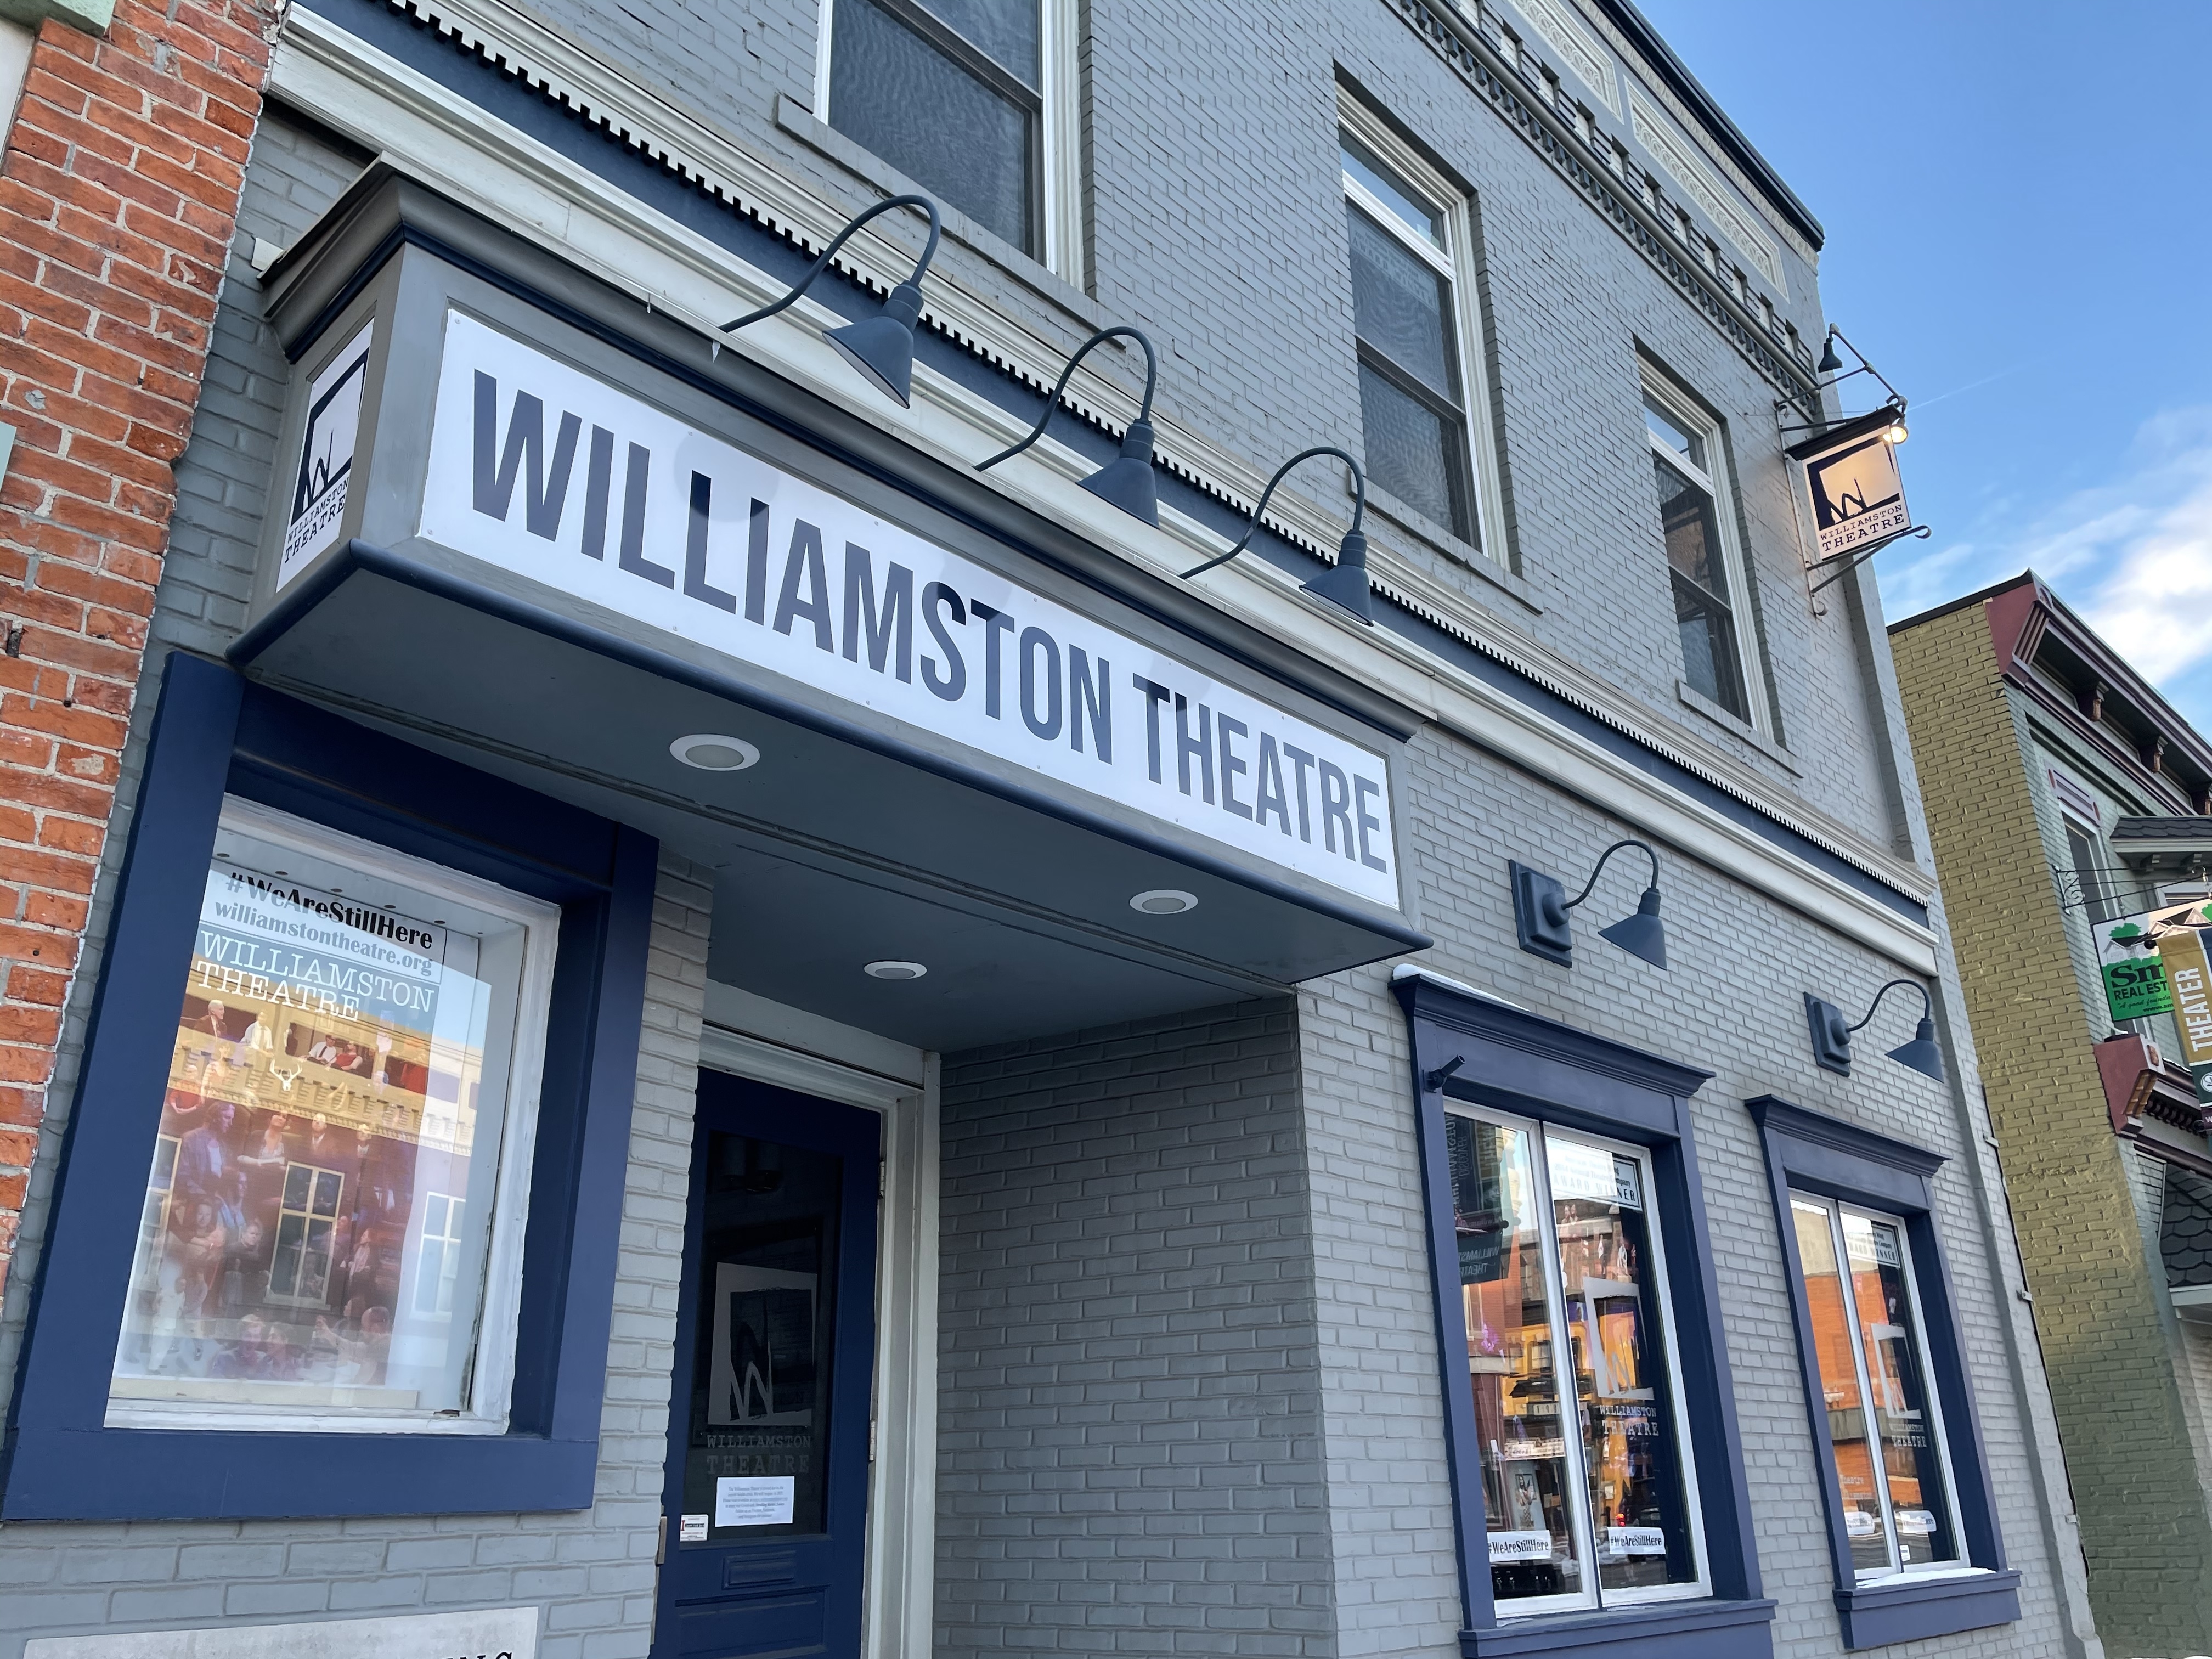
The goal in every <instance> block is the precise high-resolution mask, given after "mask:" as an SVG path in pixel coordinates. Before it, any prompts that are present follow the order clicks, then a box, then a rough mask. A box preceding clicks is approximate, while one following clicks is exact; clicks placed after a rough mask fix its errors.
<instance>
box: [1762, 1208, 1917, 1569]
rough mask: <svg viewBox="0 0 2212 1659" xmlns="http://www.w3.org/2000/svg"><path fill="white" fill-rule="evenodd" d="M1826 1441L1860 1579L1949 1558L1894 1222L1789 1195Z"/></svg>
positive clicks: (1902, 1251) (1907, 1271) (1901, 1230)
mask: <svg viewBox="0 0 2212 1659" xmlns="http://www.w3.org/2000/svg"><path fill="white" fill-rule="evenodd" d="M1790 1221H1791V1223H1792V1224H1793V1225H1794V1226H1795V1228H1796V1234H1797V1261H1798V1266H1799V1270H1800V1272H1801V1273H1802V1276H1803V1279H1804V1290H1805V1301H1806V1305H1807V1307H1808V1309H1809V1310H1810V1311H1811V1315H1812V1322H1813V1334H1814V1355H1815V1361H1816V1364H1817V1365H1818V1367H1819V1371H1820V1395H1821V1401H1822V1403H1823V1405H1824V1407H1825V1408H1826V1412H1827V1413H1828V1443H1829V1451H1830V1456H1831V1458H1832V1462H1833V1465H1834V1468H1835V1475H1836V1486H1837V1490H1838V1492H1840V1493H1841V1494H1842V1497H1843V1504H1844V1531H1845V1534H1847V1536H1848V1537H1849V1539H1850V1552H1851V1565H1852V1566H1853V1568H1854V1569H1855V1570H1856V1571H1857V1575H1858V1577H1860V1578H1861V1579H1866V1578H1880V1577H1885V1576H1887V1575H1888V1574H1891V1573H1895V1572H1907V1571H1913V1570H1915V1569H1917V1568H1925V1567H1930V1566H1942V1565H1950V1564H1953V1563H1955V1562H1956V1561H1957V1560H1958V1559H1959V1526H1958V1522H1957V1520H1956V1518H1955V1517H1954V1516H1953V1514H1952V1510H1951V1480H1950V1476H1949V1474H1948V1473H1947V1472H1946V1470H1945V1468H1944V1466H1943V1442H1944V1435H1943V1419H1942V1410H1941V1408H1940V1407H1938V1406H1937V1405H1936V1400H1935V1397H1934V1395H1931V1394H1930V1393H1929V1388H1928V1364H1927V1358H1926V1355H1927V1352H1928V1343H1927V1339H1926V1338H1925V1337H1924V1336H1923V1335H1922V1334H1921V1331H1920V1310H1919V1306H1918V1299H1917V1297H1915V1295H1914V1294H1913V1291H1912V1272H1911V1264H1910V1262H1909V1261H1908V1260H1907V1250H1906V1248H1905V1224H1904V1223H1903V1222H1902V1221H1899V1220H1898V1219H1896V1218H1894V1217H1890V1216H1883V1215H1879V1214H1875V1213H1874V1212H1869V1211H1866V1210H1861V1209H1857V1208H1855V1207H1854V1206H1850V1205H1848V1204H1841V1203H1838V1202H1837V1201H1836V1200H1832V1199H1823V1198H1814V1197H1810V1196H1808V1195H1807V1194H1802V1193H1792V1194H1790Z"/></svg>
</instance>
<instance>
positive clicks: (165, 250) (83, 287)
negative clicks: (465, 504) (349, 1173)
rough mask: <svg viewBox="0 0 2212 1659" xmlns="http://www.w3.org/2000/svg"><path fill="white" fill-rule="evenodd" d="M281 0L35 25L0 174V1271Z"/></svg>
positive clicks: (128, 11)
mask: <svg viewBox="0 0 2212 1659" xmlns="http://www.w3.org/2000/svg"><path fill="white" fill-rule="evenodd" d="M280 12H281V0H264V3H246V0H206V3H200V0H175V3H171V4H167V5H162V6H155V5H147V4H144V3H142V0H120V3H118V5H117V7H116V9H115V17H114V21H113V24H112V27H111V28H110V29H109V31H108V33H107V34H106V37H105V38H98V39H96V38H94V37H93V36H91V35H88V34H85V33H81V32H80V31H78V30H76V29H73V28H70V27H67V26H65V25H64V24H61V23H57V22H52V21H49V22H47V23H46V24H45V25H44V26H43V27H41V29H40V33H39V38H38V42H37V45H36V47H35V49H34V51H33V55H32V58H31V64H30V72H29V75H28V77H27V80H26V82H25V83H24V89H23V98H22V102H21V106H20V108H19V109H18V111H17V113H16V116H15V125H14V127H13V129H12V131H10V132H9V135H8V144H7V152H6V158H5V161H4V164H0V406H4V407H0V419H4V420H5V421H7V422H9V423H10V424H12V425H13V426H15V428H16V433H17V436H16V442H15V455H14V458H13V459H12V461H11V462H10V464H9V469H8V474H7V477H6V480H5V483H4V484H0V625H4V629H5V632H4V636H0V638H3V639H4V642H3V643H0V651H3V652H4V654H0V1285H4V1283H5V1278H6V1273H7V1267H8V1263H9V1260H10V1258H11V1257H12V1255H13V1252H14V1248H15V1230H16V1225H17V1221H18V1218H19V1214H20V1212H21V1206H22V1201H23V1194H24V1188H25V1185H26V1182H27V1178H28V1172H29V1166H30V1164H31V1159H32V1156H33V1147H34V1146H35V1145H36V1143H37V1138H38V1129H39V1125H40V1121H41V1120H42V1119H43V1118H44V1116H45V1114H46V1087H47V1084H48V1082H49V1080H50V1079H51V1078H52V1073H53V1065H54V1045H55V1042H56V1040H57V1038H58V1036H59V1032H60V1025H61V1011H62V1005H63V1001H64V997H65V995H66V994H67V992H68V988H69V983H70V975H71V974H72V973H74V971H75V970H76V963H77V960H78V957H79V953H80V951H81V948H82V943H83V933H84V927H85V921H86V915H87V911H88V906H89V903H90V900H91V896H92V887H93V879H94V871H95V869H96V867H97V865H98V861H99V858H100V847H101V843H102V842H103V841H104V839H105V837H106V834H107V830H108V817H109V813H110V811H111V810H112V807H113V805H114V792H115V784H116V778H117V774H118V768H119V764H120V761H121V756H122V750H123V742H124V733H125V727H126V725H127V723H128V720H129V716H130V711H131V695H132V690H133V688H134V687H135V685H136V684H137V678H138V671H139V664H140V659H141V657H142V655H143V652H144V649H145V644H146V628H147V619H148V618H149V617H150V616H151V614H152V612H153V609H154V590H155V583H156V581H157V580H159V578H160V575H161V552H162V549H163V547H164V546H165V545H166V544H167V537H168V529H169V519H170V514H171V513H172V511H173V507H174V506H175V501H176V486H175V482H174V479H173V475H172V472H171V467H172V465H173V463H174V461H175V460H176V459H177V457H178V455H179V454H180V453H182V452H183V450H184V447H185V437H186V435H187V434H188V432H189V431H190V429H191V420H192V412H193V410H194V408H195V407H196V406H197V403H198V399H199V391H200V381H201V377H202V374H203V373H204V369H205V367H206V362H207V353H208V343H209V339H210V334H211V331H212V330H213V326H214V322H215V311H216V295H217V293H218V290H219V288H220V285H221V282H222V269H223V262H224V258H225V255H226V252H227V251H228V246H229V243H230V240H231V236H232V233H233V229H234V222H235V220H236V217H237V213H238V201H239V191H240V185H241V184H242V183H243V181H244V179H245V174H246V153H247V149H248V148H249V146H250V144H251V143H252V135H253V129H254V124H255V122H256V120H257V119H258V116H259V112H260V107H261V87H262V84H263V82H264V80H265V78H266V76H267V74H268V69H269V58H270V43H271V41H272V40H273V39H274V36H275V31H276V18H277V17H278V15H280Z"/></svg>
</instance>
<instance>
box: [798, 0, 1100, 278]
mask: <svg viewBox="0 0 2212 1659" xmlns="http://www.w3.org/2000/svg"><path fill="white" fill-rule="evenodd" d="M915 3H917V4H919V5H921V7H922V8H923V9H925V10H927V9H928V0H915ZM1036 5H1037V8H1038V14H1039V15H1038V20H1037V21H1038V29H1037V96H1038V98H1039V99H1040V100H1042V104H1043V122H1042V125H1043V129H1044V131H1043V134H1042V139H1043V150H1044V156H1043V159H1042V161H1041V162H1040V163H1039V171H1040V173H1042V178H1041V179H1040V180H1039V182H1040V183H1041V184H1042V187H1043V189H1042V195H1043V198H1044V199H1043V205H1042V216H1043V230H1044V257H1043V258H1042V260H1041V261H1040V262H1039V263H1041V264H1042V265H1043V266H1044V268H1045V269H1046V270H1049V271H1050V272H1052V274H1053V275H1054V276H1057V277H1059V278H1060V280H1061V281H1062V282H1065V283H1067V284H1068V285H1069V286H1070V287H1072V288H1078V289H1085V291H1086V292H1087V291H1088V289H1089V279H1090V270H1089V268H1088V266H1087V265H1086V264H1085V258H1084V253H1085V247H1084V236H1083V63H1082V44H1083V41H1082V27H1081V20H1080V18H1079V14H1078V11H1077V5H1078V0H1036ZM836 8H837V0H822V13H821V21H820V22H819V24H818V25H817V36H816V41H815V54H814V113H815V116H816V118H817V119H819V120H821V121H822V122H823V123H824V124H825V125H826V124H827V123H828V122H829V53H830V49H831V46H832V43H833V42H834V41H835V40H836V34H837V27H836V23H837V17H836ZM883 159H884V161H886V162H887V163H890V164H891V165H894V166H895V165H896V163H895V162H892V161H891V158H890V156H885V157H884V158H883ZM1009 246H1011V244H1009ZM1015 251H1016V252H1019V253H1021V254H1022V255H1023V257H1024V258H1034V257H1035V256H1033V255H1031V254H1030V253H1029V252H1028V251H1027V250H1025V249H1016V250H1015Z"/></svg>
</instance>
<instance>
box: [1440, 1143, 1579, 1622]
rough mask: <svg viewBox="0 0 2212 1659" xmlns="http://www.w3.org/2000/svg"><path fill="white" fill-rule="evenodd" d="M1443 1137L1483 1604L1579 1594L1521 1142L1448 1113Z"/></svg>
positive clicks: (1530, 1174)
mask: <svg viewBox="0 0 2212 1659" xmlns="http://www.w3.org/2000/svg"><path fill="white" fill-rule="evenodd" d="M1444 1133H1445V1138H1446V1144H1447V1146H1448V1147H1449V1156H1450V1159H1451V1176H1452V1208H1453V1217H1452V1226H1453V1231H1454V1232H1455V1234H1456V1236H1457V1237H1458V1240H1459V1276H1460V1284H1461V1294H1462V1300H1463V1302H1464V1304H1465V1308H1466V1313H1467V1365H1468V1376H1469V1380H1470V1383H1471V1384H1472V1386H1473V1388H1474V1424H1475V1438H1476V1443H1477V1444H1478V1445H1479V1446H1480V1456H1481V1464H1482V1488H1483V1492H1482V1496H1483V1510H1484V1513H1485V1514H1486V1516H1488V1524H1489V1534H1490V1537H1489V1545H1490V1578H1491V1593H1492V1595H1495V1596H1496V1597H1497V1598H1498V1600H1499V1601H1513V1600H1517V1599H1521V1598H1525V1597H1528V1596H1534V1595H1559V1594H1560V1593H1561V1592H1563V1591H1571V1590H1578V1589H1581V1588H1582V1565H1581V1562H1580V1559H1579V1557H1578V1554H1577V1550H1576V1547H1575V1530H1576V1529H1575V1528H1573V1527H1572V1526H1571V1511H1570V1506H1569V1497H1568V1494H1569V1492H1570V1491H1571V1480H1572V1477H1571V1475H1570V1474H1569V1472H1568V1466H1567V1446H1566V1437H1565V1428H1564V1426H1563V1425H1562V1421H1561V1419H1560V1415H1559V1373H1558V1370H1557V1369H1556V1364H1555V1359H1556V1355H1555V1352H1554V1342H1553V1326H1552V1313H1551V1293H1550V1289H1549V1284H1548V1280H1549V1275H1548V1273H1547V1271H1546V1269H1545V1264H1544V1243H1543V1231H1542V1225H1541V1221H1540V1220H1539V1211H1540V1209H1541V1205H1540V1202H1539V1200H1538V1198H1537V1188H1536V1177H1535V1170H1534V1160H1533V1158H1532V1155H1531V1152H1530V1149H1529V1138H1528V1132H1527V1131H1526V1130H1523V1129H1517V1128H1508V1127H1503V1126H1501V1125H1498V1124H1493V1123H1487V1122H1484V1121H1480V1120H1479V1119H1475V1118H1470V1117H1462V1116H1459V1115H1456V1114H1454V1115H1448V1116H1447V1117H1446V1118H1445V1120H1444Z"/></svg>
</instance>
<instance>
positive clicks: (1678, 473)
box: [1644, 377, 1766, 731]
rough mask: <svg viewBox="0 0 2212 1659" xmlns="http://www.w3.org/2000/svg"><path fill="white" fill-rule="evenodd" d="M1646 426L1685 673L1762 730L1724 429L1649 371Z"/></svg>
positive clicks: (1696, 687) (1693, 686)
mask: <svg viewBox="0 0 2212 1659" xmlns="http://www.w3.org/2000/svg"><path fill="white" fill-rule="evenodd" d="M1644 433H1645V435H1646V437H1647V438H1648V440H1649V441H1650V449H1651V467H1652V473H1653V477H1654V479H1655V481H1656V483H1657V486H1658V493H1659V527H1660V533H1661V534H1662V536H1663V537H1664V538H1665V540H1666V544H1667V566H1668V572H1669V574H1670V577H1671V580H1672V581H1673V584H1674V624H1675V627H1676V628H1677V629H1678V630H1679V631H1680V635H1681V640H1682V678H1683V681H1684V683H1685V684H1686V685H1688V687H1689V688H1690V690H1692V691H1695V692H1696V693H1698V694H1699V696H1702V697H1704V698H1705V699H1706V700H1708V701H1709V702H1713V703H1715V704H1717V705H1718V706H1719V707H1720V708H1723V709H1724V710H1725V711H1727V712H1728V713H1729V714H1733V715H1734V716H1735V718H1736V719H1738V720H1742V721H1743V722H1745V723H1746V724H1747V725H1749V726H1754V727H1757V728H1759V730H1761V731H1764V730H1765V727H1766V720H1765V700H1764V698H1763V696H1760V695H1759V687H1758V685H1757V683H1756V681H1755V679H1754V678H1753V677H1752V676H1749V675H1747V673H1746V672H1745V663H1746V661H1747V659H1750V658H1751V657H1752V655H1753V651H1752V644H1751V638H1752V636H1751V633H1750V630H1749V629H1748V628H1747V626H1746V620H1747V619H1746V617H1745V616H1744V614H1743V611H1742V601H1743V599H1744V590H1745V586H1746V580H1745V576H1744V572H1743V562H1742V559H1741V556H1740V554H1739V551H1738V550H1737V547H1736V540H1735V513H1734V512H1733V510H1732V508H1731V507H1730V505H1729V498H1728V485H1727V481H1726V471H1725V468H1726V465H1727V462H1726V458H1725V456H1724V455H1723V453H1722V445H1721V441H1720V429H1719V427H1718V425H1717V422H1714V421H1713V420H1712V419H1711V417H1710V416H1705V415H1704V414H1702V413H1701V412H1700V411H1699V410H1696V409H1695V408H1694V407H1693V406H1692V405H1691V404H1689V403H1688V402H1687V401H1686V400H1685V399H1683V398H1680V397H1679V396H1677V395H1675V394H1674V393H1673V392H1671V390H1669V389H1668V388H1664V387H1661V386H1657V385H1656V384H1655V383H1653V382H1652V381H1651V380H1650V379H1649V378H1648V377H1647V379H1646V381H1645V385H1644Z"/></svg>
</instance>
